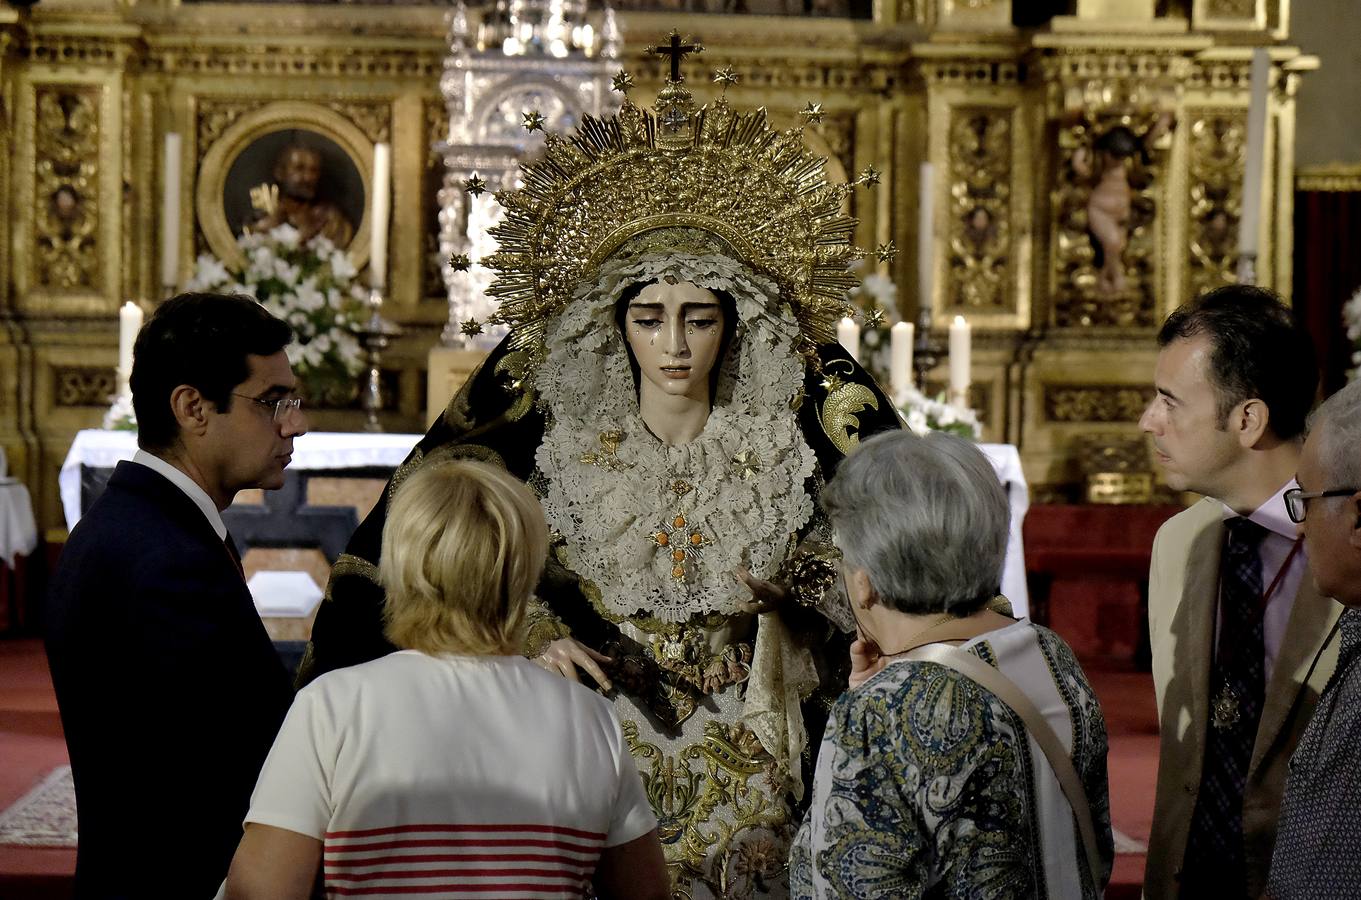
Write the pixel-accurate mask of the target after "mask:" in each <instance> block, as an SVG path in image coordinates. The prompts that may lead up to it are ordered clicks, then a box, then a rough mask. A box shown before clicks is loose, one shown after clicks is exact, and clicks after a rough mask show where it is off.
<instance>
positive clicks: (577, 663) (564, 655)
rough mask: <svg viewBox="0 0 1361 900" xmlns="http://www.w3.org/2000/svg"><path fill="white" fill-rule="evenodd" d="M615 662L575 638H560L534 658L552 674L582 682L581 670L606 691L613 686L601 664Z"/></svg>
mask: <svg viewBox="0 0 1361 900" xmlns="http://www.w3.org/2000/svg"><path fill="white" fill-rule="evenodd" d="M613 661H614V660H612V659H610V657H608V656H606V655H605V654H603V653H597V652H595V651H594V650H592V649H591V648H590V647H587V646H586V645H585V644H583V643H581V642H580V641H578V640H575V639H573V638H569V637H567V638H558V639H557V640H556V641H554V642H553V643H551V644H549V645H548V647H547V648H545V649H544V651H543V653H540V654H539V655H538V656H537V657H535V658H534V662H536V663H538V664H539V665H541V666H543V667H544V668H545V669H547V670H548V671H550V672H555V673H557V674H559V675H561V676H562V677H563V678H567V679H570V680H572V681H575V682H578V683H579V682H580V681H581V678H580V677H578V675H577V669H578V668H580V669H582V670H584V671H585V672H586V674H588V675H590V676H591V677H592V678H594V679H595V683H596V684H598V685H600V687H601V688H602V689H604V690H607V691H608V690H609V689H610V688H611V687H612V686H613V685H611V684H610V679H609V678H608V677H606V675H605V673H604V671H603V670H602V669H601V668H600V665H599V663H602V662H605V663H607V662H613Z"/></svg>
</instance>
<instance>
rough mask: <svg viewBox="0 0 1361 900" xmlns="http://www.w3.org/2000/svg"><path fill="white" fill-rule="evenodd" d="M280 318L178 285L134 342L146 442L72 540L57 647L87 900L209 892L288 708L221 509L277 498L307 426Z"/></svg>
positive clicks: (82, 890) (54, 634) (80, 885)
mask: <svg viewBox="0 0 1361 900" xmlns="http://www.w3.org/2000/svg"><path fill="white" fill-rule="evenodd" d="M292 339H293V334H292V331H291V329H289V327H288V325H286V324H285V323H284V322H282V321H280V320H278V319H276V318H274V317H273V316H272V315H270V314H269V313H268V312H266V311H265V309H264V307H262V306H261V305H260V304H258V303H256V302H255V301H254V300H253V299H251V298H249V297H242V296H222V295H216V294H182V295H180V296H178V297H175V298H173V299H171V300H168V301H166V302H165V303H164V304H162V305H161V307H160V308H159V309H157V310H156V313H155V315H154V316H152V318H151V319H150V321H149V322H147V324H146V326H145V327H144V328H143V329H142V331H141V333H140V334H139V335H138V336H137V341H136V344H135V346H134V351H133V352H134V359H133V367H132V378H131V382H132V395H133V408H134V409H135V411H136V413H137V423H138V434H137V445H138V447H139V449H138V451H137V454H136V456H134V457H133V459H132V460H130V461H125V462H122V463H119V464H118V467H117V468H116V469H115V470H114V473H113V475H112V477H110V479H109V484H108V487H107V488H106V490H105V491H104V493H103V494H101V495H100V497H99V499H98V500H97V501H96V502H95V503H94V504H93V505H92V506H91V508H90V510H89V511H88V512H87V513H86V514H85V515H84V516H83V517H82V518H81V520H80V522H79V523H78V524H77V525H76V527H75V528H74V529H72V531H71V536H70V539H69V540H68V541H67V543H66V546H65V547H64V548H63V550H62V554H61V559H60V561H59V562H58V566H57V572H56V575H55V577H54V580H53V584H52V589H51V592H50V596H49V600H48V621H47V631H46V637H47V650H48V659H49V661H50V664H51V669H52V679H53V682H54V684H55V686H56V692H57V702H58V705H59V707H60V709H61V718H62V726H63V728H64V730H65V734H66V743H67V748H68V749H69V751H70V756H71V768H72V773H73V775H74V778H75V787H76V807H77V815H78V818H79V828H80V846H79V849H78V850H77V856H76V895H77V896H78V897H100V898H106V897H138V898H147V897H210V896H212V895H213V892H214V891H216V890H217V887H218V885H219V884H220V883H221V881H222V879H223V877H224V876H225V875H226V873H227V867H228V865H229V864H230V862H231V858H232V853H233V852H234V851H235V848H236V844H237V841H238V840H239V838H240V836H241V821H242V818H243V817H244V815H245V813H246V809H247V807H248V804H249V800H250V794H251V790H252V789H253V788H254V785H255V779H256V777H257V775H258V774H259V771H260V766H261V764H262V763H263V761H264V758H265V755H266V754H267V753H268V751H269V748H270V746H271V744H272V743H273V740H274V736H275V733H276V732H277V731H278V728H279V724H280V723H281V722H282V721H283V716H284V713H285V712H286V711H287V708H288V705H289V703H290V702H291V700H292V691H291V686H290V683H289V678H288V675H287V673H286V671H285V669H284V666H283V664H282V663H281V661H280V660H279V657H278V655H277V654H276V653H275V651H274V646H273V644H272V643H271V642H270V639H269V636H268V635H267V634H266V633H265V630H264V626H263V624H262V623H261V621H260V618H259V616H258V615H257V614H256V612H255V606H254V604H253V603H252V601H251V595H250V591H249V590H248V589H247V587H246V583H245V579H244V577H243V572H242V569H241V560H240V557H239V555H238V554H237V550H236V547H235V546H234V545H233V543H232V539H231V536H230V535H228V534H227V529H226V526H225V525H224V524H223V522H222V516H221V512H222V510H224V509H226V508H227V507H228V506H230V505H231V502H232V500H233V498H234V497H235V496H236V494H237V492H238V491H241V490H243V489H246V488H279V487H282V486H283V483H284V468H285V467H286V466H287V465H288V462H289V459H290V456H291V454H292V451H293V439H294V438H295V437H297V436H298V435H300V434H302V433H304V431H305V430H306V427H307V422H306V418H305V417H304V415H303V413H302V410H301V408H300V403H299V401H298V399H297V397H296V396H294V391H295V389H296V387H297V381H296V379H295V378H294V376H293V372H292V370H291V369H290V368H289V364H288V357H287V355H286V354H285V352H284V348H285V347H287V346H288V344H289V343H290V342H291V341H292Z"/></svg>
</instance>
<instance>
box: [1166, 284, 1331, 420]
mask: <svg viewBox="0 0 1361 900" xmlns="http://www.w3.org/2000/svg"><path fill="white" fill-rule="evenodd" d="M1201 334H1203V335H1205V336H1206V337H1207V338H1208V339H1209V341H1210V348H1211V349H1210V360H1209V376H1210V384H1211V385H1213V387H1214V389H1215V392H1216V393H1217V394H1218V395H1219V403H1218V412H1219V427H1220V428H1224V427H1225V426H1226V425H1227V423H1228V418H1229V413H1230V412H1232V411H1233V408H1234V407H1235V406H1237V405H1238V404H1240V403H1242V402H1243V401H1244V400H1250V399H1253V398H1256V399H1258V400H1261V401H1262V402H1263V403H1265V404H1266V407H1267V410H1268V412H1269V416H1268V426H1269V427H1270V428H1271V431H1272V433H1273V434H1275V435H1276V437H1278V438H1280V439H1281V440H1292V439H1294V438H1296V437H1299V436H1300V435H1301V434H1303V433H1304V420H1305V418H1306V417H1307V416H1308V415H1309V408H1310V407H1311V406H1313V405H1314V393H1315V391H1316V390H1317V389H1318V363H1317V362H1316V360H1315V356H1314V344H1313V342H1312V341H1311V340H1310V339H1309V335H1308V333H1307V332H1305V330H1304V329H1303V328H1301V327H1300V326H1299V325H1297V324H1296V323H1295V320H1294V318H1293V317H1292V316H1291V314H1290V310H1289V309H1287V308H1286V306H1285V304H1284V303H1282V302H1281V298H1280V297H1278V296H1277V295H1276V294H1274V293H1272V292H1271V291H1268V290H1266V289H1264V288H1259V287H1253V286H1252V285H1246V284H1233V285H1229V286H1227V287H1221V288H1216V289H1215V290H1213V291H1210V292H1209V293H1207V294H1204V295H1202V296H1201V297H1199V298H1198V299H1196V300H1194V301H1192V302H1191V303H1188V304H1186V305H1185V306H1182V307H1181V308H1180V309H1178V310H1177V311H1176V312H1174V313H1172V315H1170V316H1168V317H1167V321H1166V322H1164V323H1163V327H1162V330H1161V331H1159V332H1158V346H1159V347H1166V346H1167V345H1168V344H1170V343H1172V342H1173V341H1176V340H1186V339H1190V338H1193V337H1195V336H1196V335H1201Z"/></svg>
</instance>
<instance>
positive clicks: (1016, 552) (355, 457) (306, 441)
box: [19, 429, 1030, 618]
mask: <svg viewBox="0 0 1361 900" xmlns="http://www.w3.org/2000/svg"><path fill="white" fill-rule="evenodd" d="M421 437H422V436H421V435H419V434H368V433H341V432H309V433H307V434H304V435H302V436H301V437H298V438H295V439H294V441H293V462H292V464H291V465H290V466H289V468H291V469H309V470H311V469H356V468H362V467H367V466H374V467H383V468H388V469H395V468H397V466H399V465H401V463H402V460H404V459H406V456H407V454H408V453H410V452H411V448H412V447H414V446H416V442H417V441H419V440H420V439H421ZM978 447H979V449H980V450H982V451H983V453H984V454H985V455H986V456H987V457H988V460H989V461H990V462H991V463H992V467H993V470H994V471H996V472H997V478H998V480H999V481H1001V482H1002V484H1003V486H1005V487H1006V489H1007V499H1008V501H1009V503H1010V504H1011V536H1010V539H1009V540H1008V541H1007V556H1006V563H1005V565H1004V566H1003V568H1002V593H1004V594H1006V596H1007V599H1009V600H1010V601H1011V608H1012V610H1013V612H1015V614H1016V616H1017V617H1018V618H1021V617H1024V616H1027V615H1029V614H1030V595H1029V593H1028V592H1027V590H1026V580H1025V550H1024V548H1023V546H1022V544H1021V524H1022V523H1023V522H1024V521H1025V514H1026V510H1027V509H1029V507H1030V489H1029V486H1028V485H1027V484H1026V480H1025V473H1024V472H1023V471H1022V470H1021V456H1020V454H1019V453H1017V451H1016V448H1015V447H1013V446H1012V445H1010V444H979V445H978ZM136 452H137V435H136V434H135V433H133V432H131V431H103V430H101V429H87V430H85V431H81V432H79V433H78V434H77V435H76V439H75V441H74V442H72V444H71V450H70V452H68V453H67V454H66V461H65V462H64V463H62V466H61V474H60V475H59V476H58V479H57V483H58V486H59V487H60V488H61V505H62V509H63V511H64V512H65V513H66V527H67V528H68V529H69V528H74V527H75V525H76V523H77V522H79V521H80V467H81V466H82V465H86V466H91V467H94V468H100V469H111V468H113V467H114V466H115V465H117V464H118V463H119V461H120V460H124V459H132V455H133V454H134V453H136ZM19 487H20V488H22V485H20V486H19Z"/></svg>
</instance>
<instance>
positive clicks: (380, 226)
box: [369, 143, 392, 289]
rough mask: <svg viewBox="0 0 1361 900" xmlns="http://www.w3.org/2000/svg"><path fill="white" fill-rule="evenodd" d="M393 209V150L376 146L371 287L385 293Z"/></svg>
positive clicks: (383, 145)
mask: <svg viewBox="0 0 1361 900" xmlns="http://www.w3.org/2000/svg"><path fill="white" fill-rule="evenodd" d="M391 205H392V148H391V147H389V146H388V145H387V144H384V143H378V144H374V145H373V203H372V204H371V205H370V209H369V219H370V221H371V222H372V223H373V232H372V235H373V237H372V240H371V242H370V245H369V247H370V249H369V284H371V285H373V286H374V287H376V288H379V289H382V287H383V286H384V285H386V284H387V271H388V213H389V211H390V209H391Z"/></svg>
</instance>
